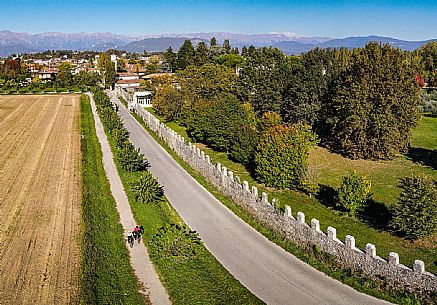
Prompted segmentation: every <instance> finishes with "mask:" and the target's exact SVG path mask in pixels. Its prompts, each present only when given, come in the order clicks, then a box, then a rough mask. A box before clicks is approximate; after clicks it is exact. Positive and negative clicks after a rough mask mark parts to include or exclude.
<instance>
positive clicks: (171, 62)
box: [164, 46, 176, 72]
mask: <svg viewBox="0 0 437 305" xmlns="http://www.w3.org/2000/svg"><path fill="white" fill-rule="evenodd" d="M164 59H165V62H167V64H168V66H169V68H170V70H171V72H173V71H174V70H175V69H176V53H174V52H173V49H172V48H171V46H170V47H168V49H167V50H166V51H165V52H164Z"/></svg>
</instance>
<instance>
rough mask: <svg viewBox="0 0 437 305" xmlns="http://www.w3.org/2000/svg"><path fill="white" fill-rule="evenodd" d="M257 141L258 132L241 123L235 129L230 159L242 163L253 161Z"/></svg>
mask: <svg viewBox="0 0 437 305" xmlns="http://www.w3.org/2000/svg"><path fill="white" fill-rule="evenodd" d="M258 142H259V135H258V132H257V131H256V130H255V129H253V128H252V127H250V126H249V125H243V126H242V127H241V128H239V129H237V130H236V131H235V136H234V141H233V144H232V146H231V150H230V157H231V159H233V160H235V161H237V162H239V163H241V164H243V165H249V164H250V163H252V162H253V156H254V153H255V149H256V146H257V145H258Z"/></svg>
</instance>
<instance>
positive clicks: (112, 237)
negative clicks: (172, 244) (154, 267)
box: [80, 95, 148, 305]
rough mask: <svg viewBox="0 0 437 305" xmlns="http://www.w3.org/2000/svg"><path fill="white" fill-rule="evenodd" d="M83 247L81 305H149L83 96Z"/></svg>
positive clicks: (87, 103) (88, 104)
mask: <svg viewBox="0 0 437 305" xmlns="http://www.w3.org/2000/svg"><path fill="white" fill-rule="evenodd" d="M80 106H81V117H80V131H81V153H82V209H83V223H84V235H83V247H82V266H81V280H80V282H81V289H80V301H81V304H132V305H138V304H146V303H148V302H147V301H146V300H145V299H144V296H143V295H141V294H140V293H139V292H138V290H139V287H138V279H137V278H136V276H135V274H134V272H133V270H132V268H131V265H130V261H129V252H128V250H127V248H126V244H125V241H124V238H123V235H124V231H123V228H122V226H121V224H120V219H119V215H118V212H117V208H116V204H115V200H114V198H113V197H112V195H111V191H110V188H109V182H108V180H107V178H106V175H105V171H104V168H103V163H102V152H101V149H100V144H99V142H98V139H97V135H96V130H95V127H94V118H93V114H92V112H91V106H90V102H89V98H88V96H86V95H81V98H80Z"/></svg>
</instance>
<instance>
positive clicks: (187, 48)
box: [176, 39, 194, 70]
mask: <svg viewBox="0 0 437 305" xmlns="http://www.w3.org/2000/svg"><path fill="white" fill-rule="evenodd" d="M193 57H194V48H193V45H192V43H191V41H190V40H189V39H185V41H184V43H183V44H182V46H181V47H180V48H179V51H178V53H177V59H176V69H177V70H183V69H185V68H186V67H187V66H188V65H190V64H191V63H192V62H193Z"/></svg>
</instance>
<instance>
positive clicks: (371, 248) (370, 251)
mask: <svg viewBox="0 0 437 305" xmlns="http://www.w3.org/2000/svg"><path fill="white" fill-rule="evenodd" d="M366 255H367V256H370V257H376V247H375V245H373V244H367V245H366Z"/></svg>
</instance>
